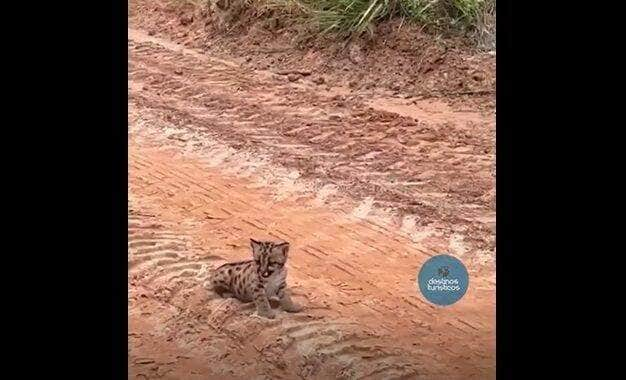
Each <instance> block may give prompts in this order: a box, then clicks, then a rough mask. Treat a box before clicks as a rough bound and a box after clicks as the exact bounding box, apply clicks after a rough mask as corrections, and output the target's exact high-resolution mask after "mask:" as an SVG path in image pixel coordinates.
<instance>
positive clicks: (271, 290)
mask: <svg viewBox="0 0 626 380" xmlns="http://www.w3.org/2000/svg"><path fill="white" fill-rule="evenodd" d="M250 245H251V248H252V260H247V261H240V262H235V263H227V264H224V265H222V266H220V267H218V268H217V269H215V271H214V272H213V274H212V275H211V277H210V279H209V281H208V283H207V285H208V287H209V288H212V289H213V290H214V291H215V292H216V293H217V294H219V295H220V296H225V295H226V294H228V295H231V296H234V297H235V298H237V299H239V300H240V301H242V302H251V301H254V303H255V304H256V308H257V313H258V315H260V316H262V317H266V318H274V317H275V313H274V311H273V310H272V308H271V307H270V303H269V300H270V299H271V300H277V301H278V302H279V305H280V307H281V308H282V309H283V310H285V311H288V312H292V313H295V312H298V311H300V310H302V307H301V306H299V305H297V304H295V303H294V302H293V301H292V300H291V298H290V297H289V294H288V293H287V292H286V289H285V288H286V286H287V283H286V282H285V281H286V279H287V268H285V263H286V262H287V253H288V252H289V243H287V242H282V243H274V242H270V241H256V240H254V239H250Z"/></svg>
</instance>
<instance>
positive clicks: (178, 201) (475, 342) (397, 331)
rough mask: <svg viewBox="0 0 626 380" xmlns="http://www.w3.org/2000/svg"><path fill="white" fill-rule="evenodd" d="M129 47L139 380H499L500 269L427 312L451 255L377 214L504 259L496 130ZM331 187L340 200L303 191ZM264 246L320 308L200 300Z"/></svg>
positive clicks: (142, 38) (132, 270)
mask: <svg viewBox="0 0 626 380" xmlns="http://www.w3.org/2000/svg"><path fill="white" fill-rule="evenodd" d="M129 48H130V60H129V88H130V90H129V91H130V93H129V310H130V320H129V375H130V376H133V377H137V378H142V376H143V377H144V378H171V379H175V378H186V379H195V378H198V379H206V378H222V379H223V378H233V379H241V378H250V377H252V378H271V379H293V378H310V379H327V378H344V379H355V378H358V379H393V378H398V379H399V378H406V379H414V378H424V379H444V378H445V379H471V378H476V379H486V378H494V377H495V366H494V361H495V359H494V355H495V339H494V338H495V326H494V322H495V321H494V319H495V314H494V313H495V292H494V285H495V283H494V282H493V280H492V277H491V275H485V276H483V275H480V273H483V271H482V270H481V268H472V267H470V268H469V269H470V272H471V273H473V274H474V277H472V279H471V285H470V289H469V290H468V292H467V294H466V296H465V297H464V299H463V300H462V301H460V302H459V303H458V304H455V305H454V306H452V307H449V308H446V309H440V308H435V307H434V306H432V305H430V304H427V303H426V302H425V301H423V300H422V299H421V298H420V296H419V294H418V292H417V289H416V285H415V276H416V273H417V269H418V268H419V266H420V265H421V264H422V263H423V262H424V261H425V260H426V259H428V258H429V257H430V256H432V255H434V254H437V253H440V252H437V251H434V250H433V249H431V248H430V247H429V246H428V245H427V244H426V245H424V244H421V243H419V244H418V243H417V242H416V240H415V239H414V238H413V236H414V235H411V234H409V233H406V232H403V231H402V230H400V229H398V228H397V226H394V225H393V224H389V223H387V221H386V220H379V219H377V218H373V217H371V213H370V212H369V210H370V209H373V208H377V207H390V208H394V209H396V210H399V211H404V212H410V213H413V214H417V215H420V220H419V222H418V223H417V224H416V226H415V228H418V226H420V225H422V224H423V225H430V224H432V223H443V224H442V225H441V224H440V228H446V229H450V230H454V231H459V230H461V231H465V233H466V234H467V235H468V236H472V240H471V241H469V242H467V248H466V249H467V250H468V251H470V252H472V251H477V250H488V249H489V247H490V246H491V244H492V242H491V240H490V236H491V232H490V229H489V223H490V220H491V219H490V218H491V217H492V207H491V205H490V202H491V200H490V199H489V189H490V188H491V187H492V177H491V166H490V165H491V163H492V161H491V160H492V152H491V141H492V140H491V138H492V131H491V130H490V129H489V126H486V127H485V126H484V125H475V124H472V122H468V124H467V125H463V126H449V127H447V128H446V127H445V126H436V125H435V126H434V125H429V124H427V123H422V122H419V121H415V120H414V119H412V118H410V117H407V116H400V115H399V114H398V113H393V112H386V111H383V110H378V109H375V108H370V106H369V105H367V104H368V103H367V102H366V99H362V98H361V97H360V96H359V95H350V94H332V93H328V92H327V91H320V90H319V89H317V88H316V87H315V85H313V84H311V83H306V82H304V81H301V82H299V83H290V82H286V81H285V80H284V79H283V78H282V77H281V76H275V75H271V74H269V73H258V72H253V71H249V70H243V69H241V68H240V67H238V66H237V65H236V64H233V63H230V62H228V61H222V60H218V59H213V58H211V57H206V56H204V55H202V54H200V53H198V52H194V51H189V50H185V49H181V48H180V47H178V46H176V45H174V44H171V43H169V42H167V41H163V40H158V39H154V38H151V37H149V36H147V35H146V34H145V33H143V32H141V31H137V30H130V31H129ZM467 128H475V130H472V131H471V132H472V133H469V132H468V129H467ZM481 128H482V129H481ZM468 136H469V137H468ZM485 151H487V153H485ZM309 180H310V181H313V182H306V181H309ZM316 180H320V181H326V182H331V183H332V191H328V194H325V195H323V196H322V195H321V192H320V191H319V190H321V189H326V190H328V189H329V187H322V188H321V189H319V188H315V187H313V186H306V185H302V183H307V184H309V183H310V184H313V183H316V182H315V181H316ZM333 194H337V197H338V199H339V196H340V195H341V196H344V195H345V194H348V195H349V196H350V197H354V199H356V200H360V199H363V198H366V199H370V200H369V201H367V202H364V203H361V204H360V207H357V208H356V209H355V208H349V207H346V205H347V204H348V203H337V204H336V205H332V204H331V203H332V202H331V203H329V202H330V200H332V199H333ZM356 204H358V202H357V203H356ZM250 237H258V238H270V239H281V240H286V241H289V242H290V243H291V245H292V247H293V253H292V254H290V259H289V261H288V266H289V277H288V283H289V284H290V286H291V287H292V288H293V289H294V300H295V301H296V302H298V303H300V304H302V305H304V306H305V307H306V309H305V310H304V312H302V313H298V314H293V315H292V314H285V313H279V314H278V316H277V319H276V320H275V321H267V320H263V319H259V318H255V317H254V316H253V315H252V314H253V312H254V308H251V307H250V306H249V305H245V304H241V303H239V302H238V301H236V300H233V299H220V298H215V297H212V296H211V295H210V294H209V293H208V292H206V291H205V290H204V289H202V287H201V284H202V282H203V280H204V279H205V278H206V273H207V271H208V270H209V269H210V268H214V267H216V266H219V265H220V264H222V263H224V262H227V261H233V260H240V259H247V258H248V256H249V254H250V253H249V248H248V245H247V244H248V241H249V240H248V239H249V238H250ZM428 241H429V240H428V239H426V240H425V243H427V242H428ZM432 244H434V245H436V244H437V242H436V241H435V242H434V243H432ZM263 376H265V377H263Z"/></svg>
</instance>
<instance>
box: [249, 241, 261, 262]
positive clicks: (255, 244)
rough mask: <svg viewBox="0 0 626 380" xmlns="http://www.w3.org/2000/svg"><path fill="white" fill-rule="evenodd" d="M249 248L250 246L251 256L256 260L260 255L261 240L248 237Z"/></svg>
mask: <svg viewBox="0 0 626 380" xmlns="http://www.w3.org/2000/svg"><path fill="white" fill-rule="evenodd" d="M250 248H252V258H254V259H255V260H258V259H259V257H260V256H261V242H260V241H256V240H254V239H250Z"/></svg>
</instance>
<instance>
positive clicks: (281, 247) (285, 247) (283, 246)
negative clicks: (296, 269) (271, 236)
mask: <svg viewBox="0 0 626 380" xmlns="http://www.w3.org/2000/svg"><path fill="white" fill-rule="evenodd" d="M272 251H274V252H280V253H282V254H283V255H284V256H285V257H287V254H288V253H289V243H288V242H284V243H279V244H276V245H275V246H274V248H272Z"/></svg>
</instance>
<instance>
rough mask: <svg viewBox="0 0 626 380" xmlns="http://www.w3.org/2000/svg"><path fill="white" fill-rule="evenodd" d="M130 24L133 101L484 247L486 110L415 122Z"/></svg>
mask: <svg viewBox="0 0 626 380" xmlns="http://www.w3.org/2000/svg"><path fill="white" fill-rule="evenodd" d="M129 35H130V36H131V40H130V42H129V44H130V48H131V59H130V62H129V74H130V76H131V81H130V85H131V93H130V97H131V99H132V100H133V101H134V103H135V104H136V107H140V108H144V109H147V110H149V112H150V113H151V114H153V115H155V117H159V118H164V119H166V120H168V121H170V122H172V123H173V124H175V125H177V126H179V127H182V128H190V133H191V134H193V133H200V132H202V133H203V134H211V135H214V136H217V138H219V139H220V141H223V142H224V143H226V144H227V145H229V146H231V147H233V148H235V149H246V150H248V151H251V152H258V153H262V154H267V155H268V156H270V157H271V160H272V161H273V162H274V163H276V164H277V165H280V166H283V167H287V168H292V169H294V170H297V171H298V173H299V175H300V176H303V177H312V178H323V179H324V180H325V181H328V182H330V183H333V184H334V185H335V186H336V187H338V188H340V189H345V190H346V191H349V192H350V194H352V195H353V196H355V197H360V198H366V197H373V205H375V206H377V207H382V208H392V209H394V210H397V211H400V212H403V213H405V214H410V215H416V216H418V220H417V222H418V224H419V225H420V226H422V227H425V226H429V227H432V228H433V229H436V228H440V227H441V226H440V224H444V225H446V224H448V225H449V224H453V225H454V226H455V230H462V231H463V234H464V235H465V237H466V238H465V244H466V245H468V249H469V250H475V251H479V252H481V253H489V252H492V251H493V248H494V246H495V245H494V244H495V240H494V238H493V236H494V234H493V229H494V226H495V210H494V206H495V196H494V188H495V186H494V179H493V176H492V174H493V169H494V168H493V164H494V152H493V141H494V132H495V130H494V125H493V118H489V117H479V116H475V117H474V118H469V119H468V118H467V116H466V115H465V116H464V118H465V119H466V121H465V122H463V123H457V124H453V123H451V122H449V121H448V122H444V123H443V124H439V123H435V124H431V123H426V122H420V121H419V120H415V119H414V118H410V117H407V116H400V115H399V114H398V113H394V112H387V111H384V110H377V109H374V108H372V107H370V104H371V103H372V102H373V100H372V99H369V98H364V97H363V96H362V95H359V94H358V93H356V94H336V93H342V91H341V90H336V91H335V90H333V91H320V89H319V88H318V86H316V85H314V84H313V83H312V82H304V81H302V83H290V82H288V80H287V79H286V78H285V77H284V76H281V75H272V74H270V73H261V74H259V73H257V72H253V71H251V70H245V69H242V68H240V67H238V66H236V65H235V64H234V63H230V62H225V61H223V60H215V59H212V58H209V57H206V56H203V55H201V54H200V53H198V52H196V51H193V50H189V49H183V48H182V47H178V46H176V45H172V44H169V43H168V42H166V41H162V40H159V39H156V38H152V37H149V36H147V35H145V34H144V33H142V32H140V31H136V30H130V31H129ZM177 73H178V74H177ZM374 103H376V102H374ZM378 103H381V104H387V103H389V101H387V102H382V101H381V102H378ZM391 108H392V109H393V107H391ZM405 108H407V107H405ZM413 108H415V107H413ZM435 115H436V116H438V118H436V119H435V120H438V121H441V120H446V118H442V117H441V115H440V114H435ZM197 143H198V144H201V143H202V141H197ZM445 227H447V226H444V228H441V230H451V229H449V228H445ZM447 237H450V236H449V235H447Z"/></svg>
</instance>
